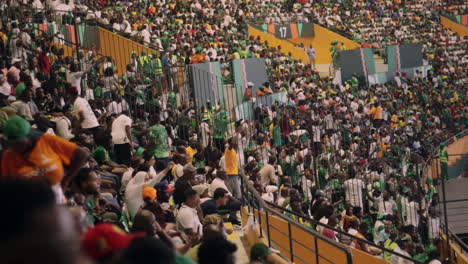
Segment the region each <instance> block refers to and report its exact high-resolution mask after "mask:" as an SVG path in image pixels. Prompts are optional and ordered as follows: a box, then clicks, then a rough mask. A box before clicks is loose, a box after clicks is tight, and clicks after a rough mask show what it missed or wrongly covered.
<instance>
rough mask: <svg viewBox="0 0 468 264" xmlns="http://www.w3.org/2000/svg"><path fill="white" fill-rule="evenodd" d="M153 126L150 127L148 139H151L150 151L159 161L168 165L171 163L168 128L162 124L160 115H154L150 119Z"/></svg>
mask: <svg viewBox="0 0 468 264" xmlns="http://www.w3.org/2000/svg"><path fill="white" fill-rule="evenodd" d="M150 125H151V127H150V128H149V129H148V132H149V135H148V139H149V141H150V143H149V145H150V146H151V147H149V149H151V150H150V152H151V153H152V154H153V155H154V157H155V158H156V160H157V161H163V162H164V163H165V164H166V165H167V164H168V163H169V145H168V141H167V139H168V138H169V136H168V135H167V130H166V128H165V127H164V126H163V125H161V119H160V117H159V115H153V116H152V117H151V120H150Z"/></svg>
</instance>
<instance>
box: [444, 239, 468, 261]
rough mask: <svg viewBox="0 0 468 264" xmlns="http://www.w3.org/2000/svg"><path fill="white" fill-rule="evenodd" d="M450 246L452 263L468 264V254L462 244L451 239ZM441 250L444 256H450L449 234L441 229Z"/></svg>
mask: <svg viewBox="0 0 468 264" xmlns="http://www.w3.org/2000/svg"><path fill="white" fill-rule="evenodd" d="M449 246H450V263H452V264H468V254H467V253H466V252H464V251H463V249H461V248H460V246H459V245H458V244H457V243H456V242H455V241H453V240H452V239H450V241H449ZM439 250H440V252H441V253H442V256H443V257H444V258H448V256H447V252H448V250H447V236H446V235H445V233H442V231H441V243H440V249H439Z"/></svg>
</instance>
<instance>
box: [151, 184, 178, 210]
mask: <svg viewBox="0 0 468 264" xmlns="http://www.w3.org/2000/svg"><path fill="white" fill-rule="evenodd" d="M154 188H155V189H156V192H157V196H156V199H157V201H158V202H159V203H160V204H161V206H162V207H163V208H166V209H168V208H169V207H170V205H169V202H170V199H171V196H172V193H173V192H174V190H175V188H173V187H171V186H170V185H169V184H167V183H165V182H160V183H158V184H156V185H155V186H154Z"/></svg>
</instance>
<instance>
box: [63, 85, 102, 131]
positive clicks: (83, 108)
mask: <svg viewBox="0 0 468 264" xmlns="http://www.w3.org/2000/svg"><path fill="white" fill-rule="evenodd" d="M70 99H71V100H70V101H71V102H73V113H74V115H75V116H76V117H77V119H78V122H79V123H80V125H81V128H83V129H87V130H89V131H90V132H91V133H92V134H93V135H96V134H97V133H98V132H99V130H100V126H99V122H98V120H97V118H96V116H95V115H94V112H93V109H91V106H90V105H89V103H88V101H86V99H84V98H82V97H79V96H78V92H77V91H76V90H75V91H72V92H71V98H70Z"/></svg>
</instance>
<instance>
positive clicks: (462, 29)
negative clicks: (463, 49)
mask: <svg viewBox="0 0 468 264" xmlns="http://www.w3.org/2000/svg"><path fill="white" fill-rule="evenodd" d="M440 22H441V24H442V26H444V28H447V29H450V30H451V31H453V32H455V33H457V34H458V35H459V36H461V37H466V36H468V27H467V26H464V25H461V24H458V23H456V22H453V21H452V20H450V19H448V18H446V17H443V16H441V17H440Z"/></svg>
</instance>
